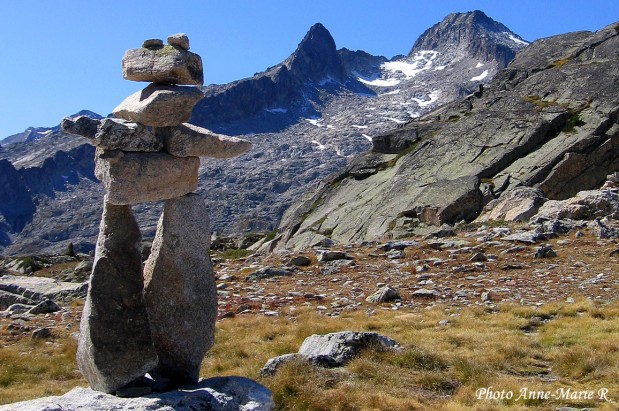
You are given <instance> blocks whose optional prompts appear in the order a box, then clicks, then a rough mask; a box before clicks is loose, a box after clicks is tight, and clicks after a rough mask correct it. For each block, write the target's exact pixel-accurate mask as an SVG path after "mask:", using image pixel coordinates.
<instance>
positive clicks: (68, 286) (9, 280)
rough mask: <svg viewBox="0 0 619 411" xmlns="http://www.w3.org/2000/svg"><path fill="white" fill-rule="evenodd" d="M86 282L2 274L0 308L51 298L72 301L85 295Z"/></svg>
mask: <svg viewBox="0 0 619 411" xmlns="http://www.w3.org/2000/svg"><path fill="white" fill-rule="evenodd" d="M87 290H88V283H70V282H64V281H56V280H54V279H53V278H47V277H24V276H18V275H3V276H2V277H0V310H5V309H6V308H7V307H9V306H10V305H12V304H16V303H19V304H27V305H37V304H39V303H40V302H42V301H44V300H46V299H51V300H54V301H72V300H74V299H76V298H83V297H85V296H86V292H87Z"/></svg>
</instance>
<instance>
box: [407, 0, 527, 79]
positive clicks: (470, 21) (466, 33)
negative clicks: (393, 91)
mask: <svg viewBox="0 0 619 411" xmlns="http://www.w3.org/2000/svg"><path fill="white" fill-rule="evenodd" d="M528 44H529V43H528V42H526V41H524V40H523V39H522V38H521V37H520V36H518V35H517V34H515V33H513V32H512V31H511V30H510V29H508V28H507V27H506V26H505V25H503V24H501V23H499V22H497V21H495V20H493V19H491V18H490V17H488V16H487V15H486V14H485V13H484V12H482V11H480V10H475V11H472V12H467V13H452V14H450V15H448V16H447V17H445V18H444V19H443V21H441V22H440V23H437V24H435V25H434V26H432V27H430V28H429V29H428V30H426V31H425V32H424V33H423V34H422V35H421V36H420V37H419V39H417V41H416V42H415V44H414V45H413V48H412V49H411V51H410V53H409V56H413V55H415V54H417V53H418V52H420V51H422V50H434V51H439V52H443V53H454V52H455V53H458V52H464V53H467V54H469V55H471V56H473V57H476V58H478V59H479V60H481V61H489V60H494V59H496V60H498V61H499V63H500V64H501V66H502V67H505V66H506V65H507V63H509V62H510V61H511V60H512V59H513V58H514V56H515V51H518V50H520V49H523V48H524V47H526V46H527V45H528Z"/></svg>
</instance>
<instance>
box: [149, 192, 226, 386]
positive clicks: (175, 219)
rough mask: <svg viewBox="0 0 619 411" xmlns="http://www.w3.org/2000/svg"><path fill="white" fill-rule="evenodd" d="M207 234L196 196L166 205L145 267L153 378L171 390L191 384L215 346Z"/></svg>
mask: <svg viewBox="0 0 619 411" xmlns="http://www.w3.org/2000/svg"><path fill="white" fill-rule="evenodd" d="M210 239H211V232H210V227H209V218H208V213H207V210H206V207H205V206H204V200H203V199H202V198H201V197H200V196H198V195H197V194H188V195H186V196H183V197H180V198H175V199H172V200H167V201H166V202H165V204H164V208H163V214H162V215H161V218H160V219H159V223H158V225H157V233H156V235H155V238H154V240H153V245H152V251H151V254H150V257H149V258H148V260H147V261H146V264H145V267H144V280H145V299H146V304H147V306H148V315H149V319H150V323H151V330H152V335H153V341H154V342H155V348H156V349H157V354H158V355H159V365H158V366H157V368H156V369H155V370H154V374H153V376H155V379H157V378H156V375H158V376H162V377H165V378H168V379H170V380H171V385H172V386H175V385H176V386H180V385H184V384H195V383H196V382H197V381H198V376H199V371H200V364H201V363H202V359H203V358H204V355H205V354H206V352H207V351H208V349H209V348H211V346H212V345H213V343H214V335H215V321H216V320H217V290H216V287H215V277H214V275H213V269H212V266H211V261H210V258H209V246H210Z"/></svg>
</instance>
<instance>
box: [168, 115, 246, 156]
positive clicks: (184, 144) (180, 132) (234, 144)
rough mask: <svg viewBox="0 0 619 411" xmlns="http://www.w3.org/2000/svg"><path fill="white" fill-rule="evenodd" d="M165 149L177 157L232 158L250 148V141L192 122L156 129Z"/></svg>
mask: <svg viewBox="0 0 619 411" xmlns="http://www.w3.org/2000/svg"><path fill="white" fill-rule="evenodd" d="M156 134H158V135H160V136H161V139H162V140H163V145H164V148H165V150H166V151H167V152H168V153H170V154H172V155H173V156H177V157H191V156H195V157H213V158H220V159H225V158H232V157H237V156H240V155H241V154H244V153H246V152H247V151H249V149H251V146H252V144H251V142H250V141H248V140H244V139H242V138H237V137H228V136H224V135H222V134H217V133H213V132H212V131H210V130H207V129H205V128H202V127H198V126H194V125H193V124H189V123H183V124H181V125H180V126H178V127H167V128H160V129H157V131H156Z"/></svg>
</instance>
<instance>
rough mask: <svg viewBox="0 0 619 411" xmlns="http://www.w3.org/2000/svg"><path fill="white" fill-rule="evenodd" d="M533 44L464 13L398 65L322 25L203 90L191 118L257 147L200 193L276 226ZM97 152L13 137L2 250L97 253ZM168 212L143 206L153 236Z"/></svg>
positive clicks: (211, 170) (220, 215) (232, 214)
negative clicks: (394, 133)
mask: <svg viewBox="0 0 619 411" xmlns="http://www.w3.org/2000/svg"><path fill="white" fill-rule="evenodd" d="M454 33H459V34H457V35H456V34H454ZM477 43H479V44H477ZM526 44H527V43H526V42H525V41H523V40H522V39H521V38H519V37H518V36H517V35H516V34H514V33H512V32H510V31H509V30H507V29H506V28H505V27H504V26H503V25H501V24H500V23H497V22H495V21H493V20H492V19H490V18H489V17H487V16H486V15H484V14H483V13H481V12H472V13H460V14H452V15H450V16H448V17H447V18H446V19H445V21H443V22H441V23H439V24H437V25H436V26H434V27H433V28H431V29H430V30H428V31H427V32H426V33H425V34H424V35H423V36H422V37H420V39H419V40H418V41H417V42H416V43H415V46H414V47H413V49H412V50H411V52H410V53H409V55H407V56H399V57H397V58H394V59H392V60H388V59H387V58H385V57H381V56H372V55H370V54H368V53H365V52H363V51H351V50H347V49H339V50H338V49H337V47H336V43H335V40H334V39H333V38H332V36H331V34H330V33H329V32H328V30H327V29H326V28H325V27H324V26H322V25H321V24H316V25H314V26H313V27H312V28H311V29H310V30H309V32H308V33H307V35H306V36H305V37H304V38H303V40H302V41H301V42H300V44H299V46H298V48H297V49H296V50H295V51H294V52H293V53H292V54H291V56H290V57H289V58H287V59H286V60H285V61H283V62H282V63H280V64H277V65H275V66H273V67H271V68H269V69H267V70H266V71H265V72H262V73H258V74H256V75H255V76H253V77H251V78H248V79H244V80H239V81H236V82H233V83H230V84H226V85H211V86H208V87H205V88H204V93H205V98H204V99H203V100H202V101H201V102H200V103H199V104H198V106H197V107H196V109H195V110H194V113H193V117H192V122H193V123H195V124H198V125H201V126H206V127H207V128H210V129H213V130H215V131H218V132H222V133H225V134H229V135H238V136H241V137H244V138H248V139H251V141H252V143H253V147H254V148H253V150H252V151H251V152H249V153H248V154H246V155H244V156H241V157H239V158H235V159H230V160H215V159H205V160H203V162H202V166H201V172H200V189H199V192H200V193H201V194H202V195H203V196H204V198H205V200H206V202H207V205H208V207H209V212H210V215H211V218H212V222H213V224H212V226H213V228H214V230H215V231H217V232H222V233H224V234H227V235H239V234H242V233H246V232H249V231H261V232H264V231H269V230H272V229H274V228H276V227H277V224H278V223H279V221H280V219H281V216H282V215H283V213H284V211H285V210H286V209H287V208H288V207H289V206H290V205H292V204H293V203H294V202H295V201H296V200H297V199H298V198H299V197H300V196H302V195H303V194H305V193H306V192H308V190H309V188H308V187H310V186H311V185H313V184H314V183H315V182H317V181H320V180H321V179H323V178H325V177H327V176H328V175H330V174H332V173H333V172H336V171H338V170H342V169H343V168H344V167H346V165H347V164H348V162H349V161H350V160H351V159H352V158H353V157H354V156H355V155H357V154H359V153H362V152H364V151H367V150H368V149H370V147H371V146H372V141H371V140H372V137H374V136H377V135H380V134H384V133H386V132H387V131H389V130H392V129H394V128H395V127H399V126H401V125H403V124H405V123H407V122H408V121H410V120H411V118H416V117H418V116H420V115H422V114H424V113H426V112H428V111H429V110H431V109H433V108H435V107H437V106H438V105H440V104H445V103H447V102H449V101H452V100H454V99H456V98H459V97H462V96H465V95H468V94H470V93H471V92H474V91H476V90H478V89H479V86H480V84H487V83H488V82H489V81H490V80H491V78H492V76H493V75H494V74H495V73H496V72H497V71H498V70H499V69H500V68H503V67H504V65H505V63H506V61H507V59H509V58H511V57H510V56H513V55H514V54H515V53H516V52H517V51H518V50H521V49H522V48H523V47H525V46H526ZM80 114H84V113H80ZM92 115H94V114H92ZM89 150H92V148H91V147H90V146H89V145H87V142H86V141H85V140H82V139H79V138H76V137H73V136H68V135H66V134H64V133H62V132H61V131H59V129H57V128H50V129H29V130H27V131H26V132H25V133H21V134H19V135H16V136H12V137H11V139H10V140H8V141H6V140H5V141H3V147H2V149H1V150H0V159H5V160H7V163H6V164H5V165H4V167H6V168H7V170H9V171H7V173H6V174H5V175H6V176H9V175H13V174H11V173H13V170H12V169H11V167H12V168H13V169H14V172H16V173H17V174H19V175H20V176H21V177H19V178H10V179H9V180H10V181H11V182H10V184H9V183H6V184H5V186H6V190H5V194H3V195H2V197H0V203H2V204H3V205H5V206H3V207H4V208H3V209H2V210H0V214H2V215H3V216H4V220H7V221H6V223H5V224H3V225H2V227H1V228H0V232H2V233H3V237H2V238H1V239H0V240H2V241H1V242H0V251H1V252H2V253H4V254H17V253H40V252H53V251H55V252H58V251H62V250H63V249H64V247H66V245H67V244H68V243H69V242H74V244H75V245H76V247H77V250H79V251H88V250H89V249H92V248H93V246H94V242H95V239H96V233H97V229H98V219H99V216H100V214H101V201H102V195H103V191H102V189H101V187H100V185H99V184H98V182H97V181H96V180H95V179H94V178H92V172H91V171H88V170H92V167H93V166H92V154H91V153H90V152H89ZM8 162H10V164H8ZM11 164H12V166H11ZM26 175H28V176H33V175H37V176H40V177H41V178H42V179H41V180H40V181H39V180H37V179H35V178H32V177H29V178H26ZM43 177H44V178H43ZM37 178H38V177H37ZM5 199H6V200H5ZM3 210H4V211H3ZM16 210H17V211H16ZM159 211H160V208H159V205H157V204H150V203H147V204H143V205H140V206H139V207H136V214H137V216H138V218H139V220H140V222H141V225H142V228H143V232H144V233H145V236H146V237H148V236H149V235H151V234H152V233H153V232H154V227H155V225H156V221H157V219H158V217H159Z"/></svg>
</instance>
